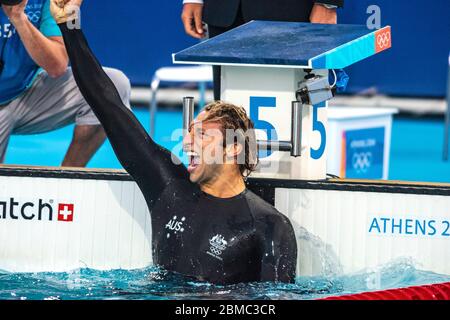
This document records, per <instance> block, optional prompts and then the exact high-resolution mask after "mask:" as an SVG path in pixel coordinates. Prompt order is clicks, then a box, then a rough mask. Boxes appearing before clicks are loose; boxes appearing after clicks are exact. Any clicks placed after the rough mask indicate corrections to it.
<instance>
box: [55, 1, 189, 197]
mask: <svg viewBox="0 0 450 320" xmlns="http://www.w3.org/2000/svg"><path fill="white" fill-rule="evenodd" d="M51 1H52V14H53V16H54V17H55V19H56V21H57V22H58V26H59V28H60V29H61V31H62V34H63V38H64V43H65V45H66V48H67V52H68V55H69V58H70V61H71V64H72V69H73V74H74V77H75V80H76V82H77V85H78V87H79V88H80V91H81V93H82V94H83V97H84V98H85V99H86V101H87V102H88V104H89V105H90V106H91V108H92V110H93V111H94V113H95V115H96V116H97V118H98V119H99V121H100V122H101V124H102V125H103V128H104V129H105V131H106V134H107V136H108V138H109V140H110V142H111V144H112V147H113V149H114V152H115V153H116V155H117V158H118V159H119V161H120V163H121V164H122V166H123V167H124V168H125V169H126V170H127V171H128V173H130V175H131V176H132V177H133V178H134V180H135V181H136V182H137V183H138V185H139V187H140V189H141V190H142V192H143V193H144V196H145V197H146V199H147V201H152V200H155V199H156V198H157V197H158V196H159V195H160V193H161V192H162V191H163V190H164V188H165V187H166V186H167V185H168V184H169V183H171V182H172V181H174V180H178V179H182V180H188V175H187V170H186V168H185V167H184V166H183V165H182V164H178V165H177V164H174V162H173V161H172V155H171V153H170V152H169V151H168V150H166V149H164V148H163V147H161V146H159V145H157V144H156V143H155V142H154V141H153V140H152V139H151V138H150V136H149V135H148V134H147V132H146V131H145V129H144V128H143V127H142V125H141V124H140V123H139V121H138V120H137V119H136V117H135V116H134V115H133V113H132V112H131V111H130V110H129V109H128V108H127V107H125V106H124V105H123V103H122V101H121V98H120V95H119V93H118V92H117V90H116V87H115V86H114V84H113V82H112V81H111V79H109V77H108V76H107V75H106V73H105V72H104V71H103V68H102V67H101V65H100V64H99V62H98V61H97V59H96V58H95V56H94V54H93V53H92V51H91V49H90V48H89V45H88V43H87V41H86V38H85V37H84V35H83V32H82V31H81V29H80V28H73V26H75V23H74V22H73V20H74V19H76V16H74V15H66V14H65V13H66V12H67V7H65V6H66V5H67V4H78V5H80V4H81V1H80V0H76V1H74V0H71V1H65V0H51ZM61 9H63V10H65V11H64V12H61V11H60V10H61ZM67 19H70V21H69V20H67ZM66 21H69V24H67V23H66ZM68 25H70V26H72V27H71V28H69V27H68ZM178 163H180V162H178Z"/></svg>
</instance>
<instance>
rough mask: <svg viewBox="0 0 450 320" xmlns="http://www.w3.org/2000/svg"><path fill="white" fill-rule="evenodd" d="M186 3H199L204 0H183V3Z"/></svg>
mask: <svg viewBox="0 0 450 320" xmlns="http://www.w3.org/2000/svg"><path fill="white" fill-rule="evenodd" d="M186 3H198V4H203V0H183V4H186Z"/></svg>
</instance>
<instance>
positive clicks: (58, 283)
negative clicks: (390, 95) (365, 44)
mask: <svg viewBox="0 0 450 320" xmlns="http://www.w3.org/2000/svg"><path fill="white" fill-rule="evenodd" d="M134 111H135V113H136V115H137V117H138V118H139V120H140V121H141V122H142V123H143V124H144V126H145V127H146V128H147V129H148V122H149V120H148V112H146V111H145V110H141V109H136V110H134ZM181 118H182V117H181V112H179V111H176V110H175V111H161V112H160V113H159V114H158V118H157V130H156V132H157V136H156V138H155V139H156V141H157V142H158V143H160V144H162V145H164V146H165V147H167V148H169V149H172V148H173V147H174V146H175V145H176V144H177V143H176V142H173V141H172V139H171V134H172V131H173V130H174V129H176V128H177V127H179V125H180V124H181ZM72 130H73V126H70V127H66V128H63V129H60V130H57V131H53V132H50V133H46V134H40V135H33V136H13V137H12V138H11V141H10V145H9V149H8V152H7V157H6V162H7V163H9V164H23V165H43V166H58V165H59V164H60V162H61V161H62V159H63V157H64V154H65V152H66V149H67V147H68V144H69V142H70V139H71V136H72ZM443 130H444V126H443V121H440V120H430V119H427V120H421V119H411V118H396V119H395V121H394V124H393V132H392V148H391V162H390V179H394V180H410V181H429V182H450V163H449V162H444V161H442V144H443ZM89 167H91V168H121V166H120V164H119V162H118V161H117V159H116V157H115V156H114V154H113V151H112V148H111V145H110V144H109V143H108V142H106V143H105V144H104V145H103V146H102V147H101V149H100V150H99V152H98V153H97V154H96V155H95V157H94V158H93V159H92V161H91V162H90V163H89ZM447 281H450V275H449V276H447V275H439V274H435V273H432V272H428V271H423V270H421V269H420V268H418V267H416V266H415V264H414V263H413V262H412V261H408V260H398V261H394V262H392V263H390V264H389V265H385V266H381V267H380V268H378V269H376V270H362V271H361V272H359V273H355V274H350V275H341V274H331V275H323V276H320V277H300V278H298V279H297V281H296V283H295V284H289V285H287V284H282V285H276V284H270V283H265V284H264V283H263V284H261V283H259V284H258V283H253V284H239V285H235V286H227V287H221V286H213V285H210V284H206V283H197V282H192V281H190V280H188V279H185V278H182V277H181V276H178V275H174V274H169V273H166V272H164V271H162V270H159V269H157V268H153V267H152V268H147V269H144V270H134V271H124V270H116V271H107V272H104V271H103V272H102V271H96V270H90V269H80V270H75V271H72V272H68V273H28V274H15V273H7V272H2V271H0V299H77V300H78V299H157V300H164V299H171V300H172V299H211V298H212V299H314V298H321V297H326V296H332V295H342V294H349V293H358V292H363V291H373V290H383V289H390V288H399V287H406V286H413V285H423V284H430V283H439V282H447Z"/></svg>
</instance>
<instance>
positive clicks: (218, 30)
mask: <svg viewBox="0 0 450 320" xmlns="http://www.w3.org/2000/svg"><path fill="white" fill-rule="evenodd" d="M244 22H245V21H244V18H243V16H242V9H241V8H239V11H238V14H237V16H236V19H235V21H234V23H233V24H232V25H231V26H229V27H226V28H223V27H215V26H211V25H208V32H209V37H210V38H213V37H215V36H218V35H219V34H222V33H224V32H227V31H229V30H231V29H234V28H236V27H239V26H240V25H242V24H244ZM220 68H221V67H220V66H213V81H214V100H216V101H217V100H220V77H221V69H220Z"/></svg>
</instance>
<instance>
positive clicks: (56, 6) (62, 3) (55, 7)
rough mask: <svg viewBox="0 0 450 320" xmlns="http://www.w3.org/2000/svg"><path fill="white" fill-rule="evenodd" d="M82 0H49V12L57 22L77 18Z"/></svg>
mask: <svg viewBox="0 0 450 320" xmlns="http://www.w3.org/2000/svg"><path fill="white" fill-rule="evenodd" d="M82 2H83V0H50V12H51V13H52V16H53V18H54V19H55V20H56V23H57V24H61V23H66V22H68V21H69V22H70V21H74V20H77V19H78V18H79V14H80V7H81V3H82Z"/></svg>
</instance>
